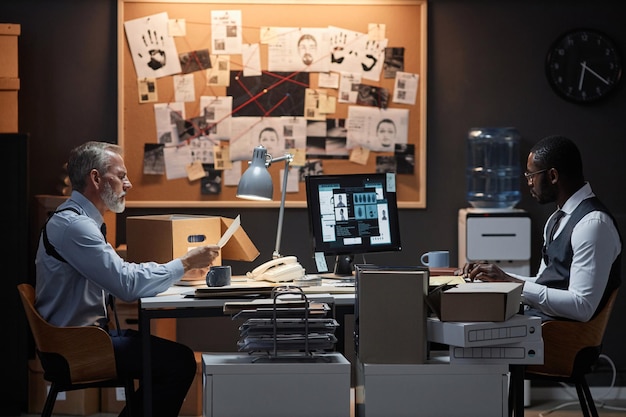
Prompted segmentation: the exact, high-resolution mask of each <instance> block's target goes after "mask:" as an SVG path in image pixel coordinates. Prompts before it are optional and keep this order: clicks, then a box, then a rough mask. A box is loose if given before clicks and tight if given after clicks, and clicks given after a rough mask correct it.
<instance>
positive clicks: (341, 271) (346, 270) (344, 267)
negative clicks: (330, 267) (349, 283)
mask: <svg viewBox="0 0 626 417" xmlns="http://www.w3.org/2000/svg"><path fill="white" fill-rule="evenodd" d="M353 262H354V256H353V255H337V257H336V258H335V271H334V273H335V275H338V276H345V277H346V278H348V277H350V276H352V270H353V267H352V264H353Z"/></svg>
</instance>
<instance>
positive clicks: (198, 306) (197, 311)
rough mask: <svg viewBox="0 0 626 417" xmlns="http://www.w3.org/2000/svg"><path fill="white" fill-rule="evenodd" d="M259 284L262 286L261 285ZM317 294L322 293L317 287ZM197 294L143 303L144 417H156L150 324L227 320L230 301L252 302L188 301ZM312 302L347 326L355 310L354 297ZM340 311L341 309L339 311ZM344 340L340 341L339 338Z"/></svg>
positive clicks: (325, 296) (179, 290)
mask: <svg viewBox="0 0 626 417" xmlns="http://www.w3.org/2000/svg"><path fill="white" fill-rule="evenodd" d="M255 284H257V285H258V282H256V283H255ZM315 288H316V289H315V291H316V292H317V291H318V290H319V288H318V287H315ZM190 291H194V289H193V287H172V288H170V289H169V290H168V291H166V292H165V293H163V294H162V295H158V296H156V297H145V298H142V299H140V300H139V331H140V333H141V338H142V349H143V370H144V371H143V378H142V387H143V401H144V415H145V416H152V402H151V401H150V399H151V398H152V368H151V366H150V363H151V360H152V353H151V350H150V321H151V320H153V319H159V318H188V317H219V316H223V308H224V303H226V302H229V301H239V302H241V301H249V299H241V298H239V299H234V298H233V299H230V298H222V299H210V298H187V297H184V295H183V294H184V293H187V292H190ZM307 298H308V299H309V300H310V301H316V302H322V303H328V304H329V305H331V306H332V308H333V314H334V315H335V318H336V319H337V321H338V322H339V324H340V327H342V326H343V322H344V321H345V320H344V316H345V314H347V313H349V312H350V311H352V310H353V306H354V293H351V294H334V295H331V294H329V293H307ZM337 307H338V308H337ZM337 339H338V340H339V339H340V338H339V337H338V338H337ZM341 339H342V343H341V345H339V342H338V343H337V345H336V346H337V349H338V350H339V351H342V350H343V348H344V342H345V341H343V337H341Z"/></svg>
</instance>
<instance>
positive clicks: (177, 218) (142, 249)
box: [126, 214, 259, 280]
mask: <svg viewBox="0 0 626 417" xmlns="http://www.w3.org/2000/svg"><path fill="white" fill-rule="evenodd" d="M232 222H233V219H228V218H225V217H215V216H194V215H182V214H164V215H151V216H130V217H128V218H127V219H126V251H127V260H128V261H130V262H148V261H155V262H169V261H171V260H172V259H174V258H178V257H179V256H182V255H184V254H185V253H187V252H188V251H189V250H191V249H193V248H195V247H198V246H203V245H213V244H216V243H217V242H218V241H219V239H220V237H221V236H222V234H223V233H224V232H225V231H226V229H228V226H230V224H231V223H232ZM257 256H259V250H258V249H257V248H256V246H254V244H253V243H252V241H251V240H250V238H249V237H248V235H247V234H246V232H245V231H244V230H243V228H242V227H241V226H240V227H239V229H237V231H236V232H235V233H234V234H233V236H232V237H231V238H230V240H229V241H228V243H227V244H226V245H225V246H224V247H223V248H222V251H221V254H220V257H218V259H216V260H215V262H214V263H213V264H214V265H221V264H222V259H229V260H235V261H248V262H251V261H253V260H254V259H256V257H257ZM206 272H207V271H206V270H199V269H198V270H192V271H189V272H188V273H187V274H185V276H184V278H183V279H184V280H199V279H202V280H203V279H205V275H206Z"/></svg>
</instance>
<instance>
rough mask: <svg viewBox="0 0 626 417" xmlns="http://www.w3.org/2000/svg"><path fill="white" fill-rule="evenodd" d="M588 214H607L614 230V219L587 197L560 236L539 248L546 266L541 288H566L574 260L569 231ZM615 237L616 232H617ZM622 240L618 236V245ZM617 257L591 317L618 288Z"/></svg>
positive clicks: (601, 206) (619, 275)
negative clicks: (596, 212)
mask: <svg viewBox="0 0 626 417" xmlns="http://www.w3.org/2000/svg"><path fill="white" fill-rule="evenodd" d="M592 211H602V212H604V213H606V214H608V215H609V216H610V217H611V220H613V224H614V225H615V228H616V229H617V222H616V221H615V218H614V217H613V216H612V215H611V213H610V212H609V211H608V209H607V208H606V207H605V206H604V204H602V203H601V202H600V200H598V198H596V197H591V198H588V199H586V200H583V201H582V202H581V203H580V204H579V205H578V207H576V209H575V210H574V212H573V213H572V215H571V216H570V219H569V221H568V222H567V224H566V225H565V227H564V228H563V230H561V233H560V234H559V235H558V236H557V237H556V238H555V239H554V240H553V241H552V242H550V244H549V245H548V246H547V247H546V246H544V248H543V253H544V261H545V263H546V269H545V270H544V271H543V273H542V274H541V276H540V277H539V278H538V279H537V281H536V283H537V284H542V285H545V286H547V287H550V288H558V289H567V288H568V286H569V279H570V275H569V271H570V267H571V265H572V258H573V257H574V251H573V249H572V231H573V230H574V226H576V224H577V223H578V222H579V221H580V219H582V218H583V217H584V216H585V215H587V214H589V213H590V212H592ZM618 233H619V229H618ZM621 240H622V238H621V235H620V241H621ZM621 258H622V255H621V253H620V254H619V255H618V256H617V259H615V262H613V265H612V266H611V272H610V273H609V280H608V282H607V284H606V288H605V289H604V293H603V295H602V299H601V301H600V304H599V305H598V308H597V309H596V312H595V313H594V316H595V314H596V313H597V312H598V311H600V310H601V309H602V307H604V305H605V304H606V301H607V299H608V297H609V295H610V294H611V293H612V292H613V290H614V289H615V288H618V287H619V286H620V284H621V281H622V280H621V265H622V262H621Z"/></svg>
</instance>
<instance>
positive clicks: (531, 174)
mask: <svg viewBox="0 0 626 417" xmlns="http://www.w3.org/2000/svg"><path fill="white" fill-rule="evenodd" d="M549 170H550V168H546V169H540V170H539V171H534V172H524V177H525V178H526V181H532V179H533V177H534V176H535V175H537V174H541V173H542V172H546V171H549Z"/></svg>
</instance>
